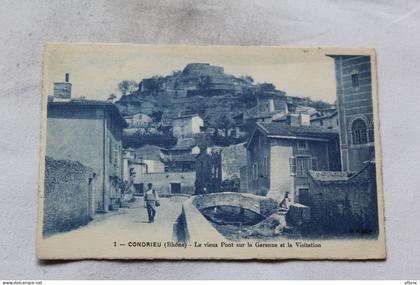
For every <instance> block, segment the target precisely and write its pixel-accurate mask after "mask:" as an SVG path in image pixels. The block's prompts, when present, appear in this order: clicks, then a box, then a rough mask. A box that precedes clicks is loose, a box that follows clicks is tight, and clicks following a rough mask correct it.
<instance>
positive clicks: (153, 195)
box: [144, 183, 160, 223]
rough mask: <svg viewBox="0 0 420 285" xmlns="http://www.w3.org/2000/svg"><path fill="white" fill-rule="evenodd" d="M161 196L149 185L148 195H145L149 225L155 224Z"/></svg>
mask: <svg viewBox="0 0 420 285" xmlns="http://www.w3.org/2000/svg"><path fill="white" fill-rule="evenodd" d="M159 205H160V203H159V195H158V193H157V191H156V190H155V189H153V184H152V183H149V184H147V190H146V193H144V207H145V208H147V215H148V216H149V223H154V221H155V216H156V207H157V206H159Z"/></svg>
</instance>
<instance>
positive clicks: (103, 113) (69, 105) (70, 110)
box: [46, 82, 127, 211]
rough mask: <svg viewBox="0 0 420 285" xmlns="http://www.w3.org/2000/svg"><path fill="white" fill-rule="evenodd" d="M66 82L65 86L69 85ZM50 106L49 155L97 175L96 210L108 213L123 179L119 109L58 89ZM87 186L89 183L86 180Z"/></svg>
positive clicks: (121, 124) (106, 103)
mask: <svg viewBox="0 0 420 285" xmlns="http://www.w3.org/2000/svg"><path fill="white" fill-rule="evenodd" d="M66 83H67V82H65V83H64V85H66ZM61 85H63V83H56V84H55V88H54V91H55V92H57V93H54V96H53V97H52V98H50V99H49V101H48V105H47V126H46V134H47V135H46V155H47V156H48V157H51V158H52V159H56V160H70V161H77V162H80V163H81V164H82V165H84V166H86V167H89V168H90V169H92V170H93V171H94V173H95V177H96V178H95V179H96V181H97V183H96V185H97V187H96V190H95V191H94V193H92V195H91V197H92V204H93V206H92V207H93V208H94V209H95V211H108V210H109V206H110V204H111V202H113V201H116V200H117V199H118V198H119V196H118V195H119V190H120V186H121V182H122V177H123V167H122V129H123V128H125V127H126V126H127V124H126V122H125V121H124V119H123V118H122V116H121V114H120V112H119V111H118V109H117V108H116V106H115V105H114V104H112V103H109V102H106V101H95V100H83V99H72V98H71V93H70V90H71V88H58V86H61ZM86 183H88V181H86Z"/></svg>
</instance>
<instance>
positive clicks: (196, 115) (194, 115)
mask: <svg viewBox="0 0 420 285" xmlns="http://www.w3.org/2000/svg"><path fill="white" fill-rule="evenodd" d="M192 117H199V115H198V114H185V115H180V116H178V117H175V118H173V119H174V120H176V119H184V118H192Z"/></svg>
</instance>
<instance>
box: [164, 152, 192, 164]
mask: <svg viewBox="0 0 420 285" xmlns="http://www.w3.org/2000/svg"><path fill="white" fill-rule="evenodd" d="M169 160H170V161H174V162H177V161H179V162H182V161H195V155H194V154H192V153H183V154H176V155H174V154H173V155H172V156H171V159H169Z"/></svg>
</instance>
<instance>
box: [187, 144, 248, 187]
mask: <svg viewBox="0 0 420 285" xmlns="http://www.w3.org/2000/svg"><path fill="white" fill-rule="evenodd" d="M245 165H246V149H245V145H244V144H243V143H242V144H237V145H231V146H227V147H208V148H206V149H205V150H203V151H202V152H201V153H200V154H199V155H197V159H196V182H195V183H196V193H197V194H203V193H204V192H205V191H204V188H205V189H206V192H207V193H214V192H222V191H229V192H239V188H240V168H241V167H243V166H245Z"/></svg>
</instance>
